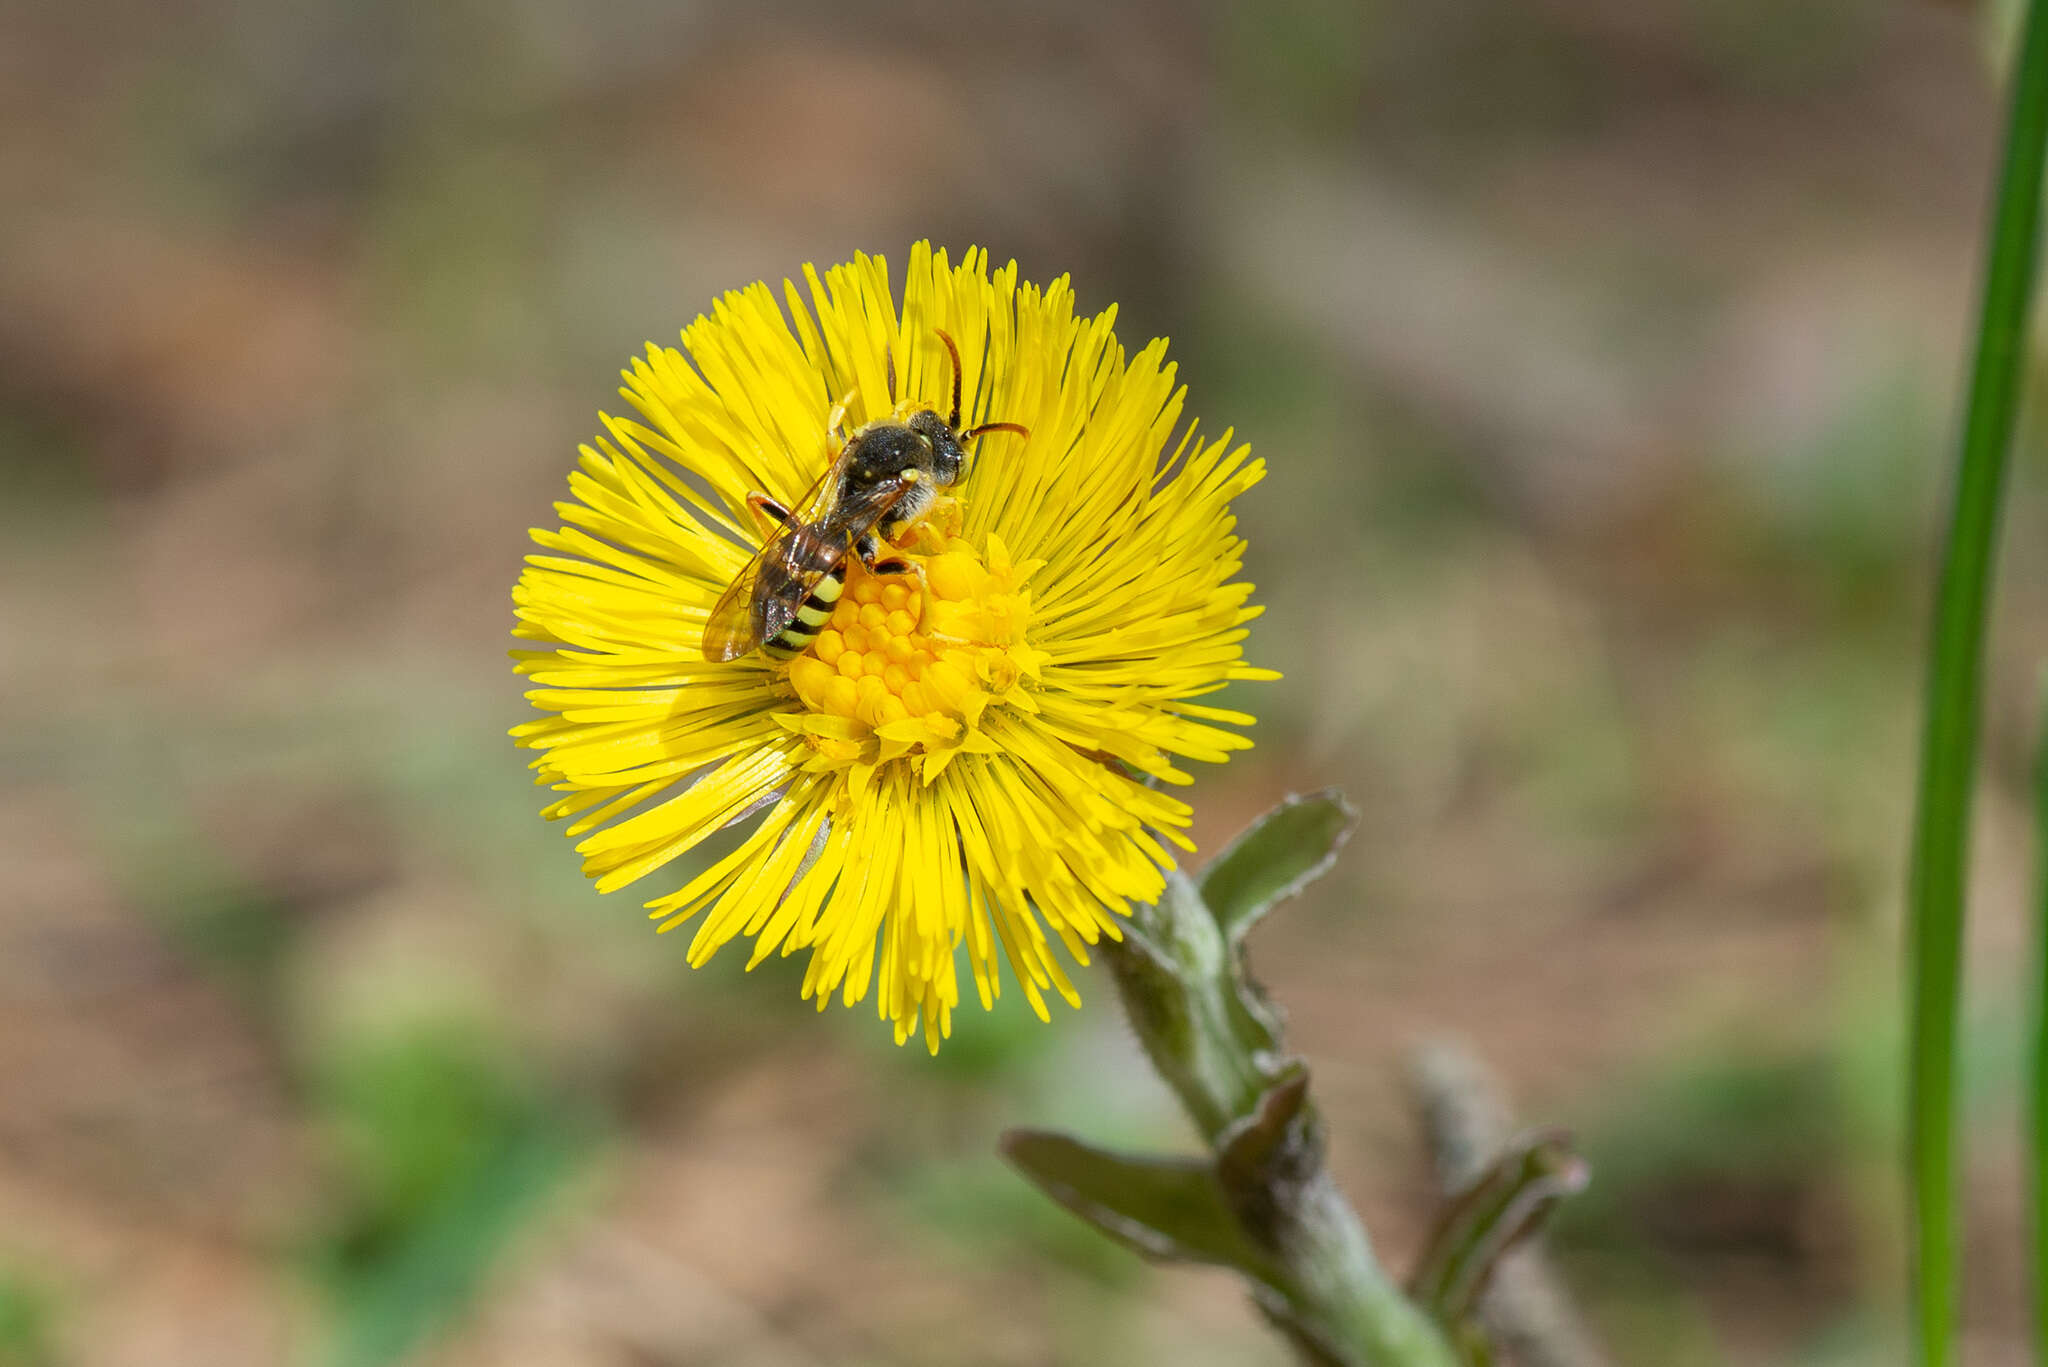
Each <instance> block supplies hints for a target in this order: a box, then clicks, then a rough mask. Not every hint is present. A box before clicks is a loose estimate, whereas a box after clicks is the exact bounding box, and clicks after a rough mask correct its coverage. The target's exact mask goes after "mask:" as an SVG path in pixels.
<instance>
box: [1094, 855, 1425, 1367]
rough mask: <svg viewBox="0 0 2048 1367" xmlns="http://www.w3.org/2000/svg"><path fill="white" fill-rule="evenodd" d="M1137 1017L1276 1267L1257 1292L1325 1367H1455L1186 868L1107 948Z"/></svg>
mask: <svg viewBox="0 0 2048 1367" xmlns="http://www.w3.org/2000/svg"><path fill="white" fill-rule="evenodd" d="M1106 949H1107V954H1108V958H1109V962H1110V966H1111V968H1112V969H1113V970H1114V972H1115V975H1116V981H1117V990H1118V995H1119V996H1120V997H1121V998H1122V1000H1123V1004H1124V1010H1125V1014H1126V1016H1127V1017H1128V1018H1129V1020H1130V1022H1131V1028H1132V1030H1133V1031H1135V1032H1136V1034H1137V1036H1138V1039H1139V1042H1140V1043H1141V1044H1143V1045H1144V1047H1145V1052H1146V1054H1147V1055H1148V1056H1149V1057H1150V1058H1151V1060H1152V1062H1153V1065H1154V1066H1155V1067H1157V1068H1158V1070H1159V1072H1160V1075H1161V1076H1162V1077H1163V1078H1165V1079H1166V1081H1167V1083H1168V1085H1169V1086H1171V1087H1172V1088H1173V1090H1174V1093H1175V1094H1176V1095H1177V1096H1178V1097H1179V1098H1180V1100H1181V1104H1182V1107H1183V1108H1184V1109H1185V1110H1186V1111H1187V1113H1188V1116H1189V1118H1190V1119H1192V1120H1193V1121H1194V1123H1195V1126H1196V1128H1197V1129H1199V1130H1200V1131H1201V1132H1202V1137H1203V1138H1204V1139H1205V1140H1207V1141H1208V1143H1209V1146H1210V1148H1211V1149H1212V1150H1213V1151H1214V1152H1215V1154H1216V1172H1217V1175H1218V1180H1219V1183H1220V1185H1221V1187H1222V1188H1223V1191H1224V1195H1225V1198H1226V1200H1227V1202H1228V1204H1229V1206H1230V1208H1231V1210H1232V1212H1233V1214H1234V1216H1235V1218H1236V1220H1237V1222H1238V1223H1239V1224H1240V1225H1241V1226H1242V1228H1243V1229H1244V1231H1245V1233H1246V1234H1247V1236H1248V1237H1249V1239H1250V1240H1251V1241H1252V1242H1253V1243H1254V1244H1255V1245H1256V1246H1258V1247H1259V1248H1261V1249H1262V1250H1263V1251H1264V1252H1265V1253H1266V1254H1267V1255H1268V1257H1269V1258H1270V1263H1269V1264H1268V1265H1267V1266H1269V1267H1270V1268H1271V1270H1270V1271H1269V1272H1267V1273H1266V1275H1265V1276H1263V1277H1262V1278H1260V1279H1257V1280H1254V1281H1253V1283H1252V1289H1253V1297H1254V1299H1255V1301H1256V1302H1257V1304H1258V1306H1259V1308H1260V1310H1261V1311H1263V1312H1264V1313H1265V1315H1266V1317H1267V1318H1268V1319H1269V1320H1271V1321H1272V1322H1273V1324H1274V1325H1275V1327H1276V1328H1278V1329H1279V1330H1280V1331H1281V1333H1282V1334H1283V1335H1285V1336H1286V1338H1287V1339H1288V1341H1289V1342H1290V1343H1292V1344H1293V1345H1294V1347H1295V1349H1296V1350H1297V1351H1298V1352H1299V1353H1300V1354H1301V1356H1302V1358H1303V1360H1304V1361H1306V1362H1308V1363H1311V1364H1315V1367H1455V1364H1456V1363H1457V1362H1458V1359H1457V1357H1456V1356H1455V1355H1454V1354H1453V1352H1452V1350H1451V1348H1450V1346H1449V1345H1448V1344H1447V1343H1446V1342H1445V1340H1444V1337H1443V1335H1442V1333H1441V1332H1440V1331H1439V1329H1438V1328H1437V1326H1436V1324H1435V1323H1434V1322H1433V1321H1432V1320H1431V1319H1430V1317H1429V1316H1428V1315H1427V1314H1425V1313H1424V1312H1423V1311H1422V1310H1421V1309H1420V1308H1419V1307H1418V1306H1417V1305H1415V1303H1414V1302H1412V1301H1410V1300H1409V1299H1408V1297H1407V1296H1406V1295H1405V1294H1403V1293H1402V1291H1401V1289H1400V1288H1399V1287H1398V1286H1396V1285H1395V1284H1394V1282H1393V1280H1392V1279H1391V1278H1389V1277H1388V1276H1387V1274H1386V1272H1385V1271H1384V1269H1382V1268H1381V1266H1380V1264H1379V1261H1378V1259H1377V1258H1376V1257H1375V1256H1374V1254H1373V1250H1372V1244H1371V1242H1370V1240H1369V1239H1368V1238H1367V1237H1366V1233H1365V1227H1364V1225H1363V1224H1361V1223H1360V1221H1359V1219H1358V1216H1357V1214H1356V1213H1355V1212H1354V1211H1353V1210H1352V1208H1351V1205H1350V1203H1349V1202H1348V1201H1346V1200H1345V1198H1344V1194H1343V1193H1342V1192H1341V1191H1340V1190H1339V1189H1338V1187H1337V1183H1336V1181H1335V1179H1334V1178H1333V1177H1331V1175H1330V1173H1329V1170H1328V1167H1327V1166H1326V1164H1325V1163H1324V1161H1323V1160H1324V1146H1323V1137H1322V1130H1321V1122H1320V1120H1319V1118H1318V1117H1317V1115H1316V1112H1315V1109H1314V1107H1313V1106H1312V1105H1310V1104H1309V1102H1308V1100H1307V1087H1308V1074H1307V1070H1306V1068H1304V1067H1303V1066H1302V1065H1301V1064H1300V1063H1299V1061H1298V1060H1288V1059H1283V1058H1281V1057H1280V1056H1279V1052H1278V1049H1277V1047H1276V1046H1277V1044H1278V1041H1277V1038H1276V1037H1274V1036H1273V1035H1271V1034H1270V1033H1268V1028H1269V1024H1270V1018H1269V1017H1267V1015H1266V1013H1267V1012H1268V1011H1270V1008H1269V1007H1267V1006H1265V1005H1264V1004H1263V1003H1262V1001H1261V1000H1258V999H1248V998H1247V996H1246V995H1245V994H1247V993H1252V992H1255V991H1256V989H1255V988H1252V987H1250V986H1249V984H1248V983H1247V982H1246V981H1245V980H1244V979H1243V978H1242V970H1241V967H1240V965H1239V964H1238V963H1237V962H1236V958H1235V956H1236V950H1235V948H1234V946H1232V945H1231V944H1230V943H1229V942H1228V941H1227V940H1226V939H1225V937H1224V935H1223V933H1222V932H1221V931H1220V930H1219V929H1218V926H1217V924H1216V921H1215V919H1214V918H1213V916H1212V915H1211V913H1210V912H1209V910H1208V909H1207V908H1206V907H1205V906H1204V905H1203V903H1202V900H1201V897H1200V894H1199V893H1198V892H1197V891H1196V890H1195V888H1194V887H1193V886H1192V885H1191V884H1190V883H1188V882H1187V881H1185V880H1183V879H1181V878H1180V877H1179V876H1178V875H1176V876H1175V877H1174V878H1173V880H1172V882H1171V884H1170V885H1169V888H1168V891H1167V895H1166V896H1165V897H1164V898H1162V899H1161V900H1160V901H1159V903H1158V904H1157V905H1156V906H1152V907H1142V908H1138V909H1136V910H1134V912H1133V913H1132V918H1131V924H1130V925H1129V926H1128V927H1127V928H1126V931H1125V939H1124V941H1123V943H1121V944H1110V945H1108V946H1106Z"/></svg>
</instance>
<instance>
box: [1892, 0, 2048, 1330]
mask: <svg viewBox="0 0 2048 1367" xmlns="http://www.w3.org/2000/svg"><path fill="white" fill-rule="evenodd" d="M2044 150H2048V17H2044V14H2043V0H2034V2H2033V3H2031V4H2029V6H2028V8H2027V18H2026V25H2025V29H2024V31H2023V33H2022V35H2021V38H2020V45H2019V54H2018V63H2017V69H2016V71H2015V73H2014V76H2013V80H2012V102H2011V114H2010V121H2009V123H2008V125H2007V127H2006V136H2005V159H2004V165H2003V168H2002V170H2001V172H2000V175H1999V183H1998V190H1997V198H1996V199H1995V201H1994V202H1993V211H1992V222H1991V244H1990V254H1989V260H1988V264H1987V268H1986V271H1985V280H1984V304H1983V314H1982V317H1981V320H1980V322H1979V326H1978V332H1977V350H1976V357H1975V361H1974V364H1973V366H1972V369H1971V374H1970V393H1969V408H1968V412H1967V415H1966V417H1965V419H1964V425H1963V441H1962V454H1961V459H1960V464H1959V468H1958V471H1957V476H1956V489H1955V504H1954V508H1953V511H1952V520H1951V522H1950V525H1949V534H1948V544H1947V548H1946V550H1945V551H1944V553H1943V559H1942V569H1941V587H1940V591H1939V594H1938V597H1937V599H1936V603H1935V613H1934V641H1933V653H1932V655H1931V657H1930V659H1929V662H1928V663H1929V668H1928V682H1927V701H1926V707H1927V712H1926V718H1925V729H1924V731H1923V733H1922V750H1921V760H1920V788H1919V798H1918V809H1917V811H1916V813H1915V817H1914V829H1913V866H1912V877H1911V881H1910V885H1909V888H1908V894H1907V914H1908V917H1909V931H1908V933H1909V936H1910V944H1909V953H1910V956H1911V957H1910V964H1909V971H1910V973H1911V975H1912V1043H1911V1055H1912V1056H1911V1062H1910V1067H1909V1086H1908V1091H1909V1100H1908V1103H1907V1106H1908V1115H1907V1127H1908V1133H1909V1135H1910V1149H1911V1156H1910V1160H1909V1162H1910V1168H1911V1190H1912V1239H1913V1270H1914V1285H1913V1317H1914V1342H1915V1345H1916V1348H1917V1354H1916V1358H1917V1361H1919V1362H1920V1363H1921V1364H1923V1365H1924V1367H1946V1365H1947V1364H1948V1363H1950V1362H1951V1361H1952V1360H1953V1358H1952V1353H1953V1344H1954V1336H1955V1318H1956V1287H1957V1277H1958V1271H1959V1269H1958V1265H1957V1229H1956V1177H1955V1128H1956V1124H1955V1092H1956V1078H1955V1052H1956V1016H1957V999H1958V996H1959V994H1960V990H1961V977H1962V939H1963V898H1964V891H1965V885H1966V882H1967V867H1966V863H1965V861H1966V857H1967V853H1968V850H1969V825H1970V790H1971V786H1972V784H1973V783H1974V781H1975V777H1976V768H1977V736H1978V729H1979V725H1978V711H1979V703H1980V695H1981V692H1982V689H1981V685H1980V676H1981V674H1982V672H1983V660H1984V618H1985V604H1986V600H1987V598H1988V597H1989V590H1990V580H1991V564H1992V552H1993V548H1994V543H1995V541H1996V533H1997V530H1998V511H1999V502H2000V499H2001V496H2002V493H2003V490H2004V485H2005V464H2006V451H2007V449H2008V447H2009V446H2010V445H2011V441H2012V429H2013V421H2014V416H2015V410H2016V408H2017V407H2018V403H2019V392H2020V368H2021V361H2022V359H2023V357H2024V354H2025V343H2026V322H2027V307H2028V304H2029V302H2030V299H2031V296H2032V293H2033V281H2034V264H2035V248H2036V240H2037V236H2038V228H2039V221H2040V208H2041V165H2042V156H2043V152H2044Z"/></svg>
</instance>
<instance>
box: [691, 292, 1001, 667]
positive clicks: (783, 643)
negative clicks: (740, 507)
mask: <svg viewBox="0 0 2048 1367" xmlns="http://www.w3.org/2000/svg"><path fill="white" fill-rule="evenodd" d="M939 340H940V341H942V342H944V343H945V344H946V354H947V355H948V356H950V357H951V358H952V361H953V411H952V412H951V413H950V414H949V415H948V416H946V417H943V418H942V417H940V416H939V414H938V412H937V411H936V410H934V409H929V408H926V409H920V410H918V411H917V412H914V413H912V414H910V415H909V416H908V417H905V418H904V419H903V420H902V421H900V422H896V421H888V422H871V423H869V424H868V425H867V426H865V427H862V428H861V429H860V430H859V431H857V432H855V433H854V434H853V435H852V436H851V437H846V438H843V439H842V440H841V442H840V446H839V453H838V454H837V455H836V456H834V457H833V459H832V463H831V464H830V465H829V466H827V467H826V470H825V473H824V474H822V475H820V476H818V479H817V482H816V483H815V484H813V485H812V486H811V488H810V491H809V492H808V493H806V494H805V495H804V496H803V498H801V499H800V500H798V502H797V504H796V506H795V507H794V508H791V507H787V506H785V505H783V504H781V503H778V502H777V501H776V500H774V499H772V498H770V497H768V495H766V494H762V493H753V494H749V495H747V506H748V507H749V508H751V509H753V511H754V516H755V517H756V519H758V520H759V521H760V523H761V525H762V528H763V530H764V532H766V531H768V530H769V529H770V528H773V529H774V530H773V532H772V534H770V535H768V537H767V540H766V542H765V543H764V544H763V545H762V547H761V549H760V550H759V551H758V552H756V554H755V555H754V558H753V559H752V560H750V561H748V562H747V565H746V568H745V569H743V570H741V571H740V572H739V574H738V575H736V576H735V577H734V579H733V581H732V583H731V584H729V585H727V586H726V590H725V592H724V593H722V594H720V595H719V597H718V601H717V603H715V604H713V605H712V608H711V618H710V620H709V621H708V622H706V623H705V626H704V658H705V659H707V660H714V661H722V660H736V659H738V658H739V657H740V656H742V655H745V654H747V653H748V652H749V651H752V650H755V649H757V648H758V649H759V650H760V651H761V653H762V654H764V655H767V656H770V657H771V658H774V659H778V660H786V659H789V658H791V657H793V656H796V655H800V654H802V653H803V652H804V650H805V649H806V648H808V647H809V645H810V644H811V642H812V640H814V639H815V638H816V637H817V634H818V632H819V631H820V630H822V629H823V628H824V625H825V623H826V621H827V620H828V619H829V618H830V617H831V616H832V605H833V604H834V603H836V602H838V601H839V594H840V590H841V589H842V588H844V587H845V583H846V557H847V556H848V555H854V556H857V557H858V558H859V559H860V562H861V564H862V565H864V566H865V567H866V568H867V570H868V572H869V573H871V574H912V573H915V572H916V571H915V569H914V568H913V566H912V565H911V564H910V562H908V561H907V560H904V559H902V558H901V557H900V556H894V555H891V556H888V557H884V556H883V554H882V544H883V541H884V540H885V539H886V538H887V537H888V535H889V534H890V533H891V532H894V531H896V530H897V529H899V528H902V527H906V526H909V525H911V524H913V523H915V522H916V521H917V520H918V519H920V518H922V517H923V516H924V515H925V514H926V513H927V512H928V511H930V509H931V506H932V501H933V500H934V499H936V498H937V497H938V493H939V490H941V489H944V488H946V487H948V486H950V485H952V484H953V483H955V482H956V481H958V480H959V478H960V475H961V472H962V470H964V469H965V467H966V465H967V443H968V442H970V441H973V440H974V439H975V438H976V437H978V436H980V435H982V434H983V433H984V432H1015V433H1017V434H1018V435H1019V436H1029V435H1030V433H1029V431H1028V430H1026V429H1025V428H1024V427H1023V426H1021V425H1019V424H1017V423H1014V422H985V423H983V424H981V425H980V426H979V427H970V428H968V429H967V430H965V431H962V430H961V428H960V349H959V348H958V347H956V346H955V345H953V339H952V338H951V337H949V336H947V335H946V334H945V333H944V332H940V333H939ZM894 370H895V366H894V363H893V362H892V363H891V365H890V371H891V375H890V384H889V387H890V389H891V390H892V391H893V390H894V389H895V387H896V386H895V377H894ZM849 397H850V396H849ZM845 411H846V404H845V402H844V401H842V402H841V403H840V405H839V407H838V408H837V409H836V410H835V411H834V414H833V419H832V423H831V430H832V432H833V434H834V435H835V436H837V435H838V434H839V429H840V424H841V422H842V421H843V418H844V414H845Z"/></svg>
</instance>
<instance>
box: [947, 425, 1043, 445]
mask: <svg viewBox="0 0 2048 1367" xmlns="http://www.w3.org/2000/svg"><path fill="white" fill-rule="evenodd" d="M984 432H1015V433H1016V434H1017V435H1018V436H1020V437H1028V436H1030V435H1031V429H1030V428H1028V427H1026V426H1025V425H1024V424H1023V423H1021V422H985V423H983V424H982V425H981V426H979V427H970V428H968V429H967V430H966V431H965V432H962V433H961V434H960V440H962V441H973V440H974V439H975V438H976V437H978V436H980V435H981V434H982V433H984Z"/></svg>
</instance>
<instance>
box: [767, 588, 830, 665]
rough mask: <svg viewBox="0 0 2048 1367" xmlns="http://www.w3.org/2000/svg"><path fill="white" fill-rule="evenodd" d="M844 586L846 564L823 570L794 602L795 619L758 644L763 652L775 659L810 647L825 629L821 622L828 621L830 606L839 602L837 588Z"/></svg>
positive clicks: (781, 658) (786, 657)
mask: <svg viewBox="0 0 2048 1367" xmlns="http://www.w3.org/2000/svg"><path fill="white" fill-rule="evenodd" d="M845 585H846V566H844V565H834V566H833V567H832V568H831V569H829V570H827V571H826V572H825V577H824V578H823V579H820V580H819V581H818V582H817V583H816V584H814V585H812V586H811V591H810V593H809V594H808V595H806V596H805V598H804V601H803V602H802V603H801V604H799V605H798V607H797V610H796V619H795V620H794V621H792V622H791V623H790V624H789V625H788V626H786V627H784V628H783V629H782V631H781V633H780V634H779V635H777V636H776V637H775V639H774V640H772V641H769V642H768V643H767V644H765V645H763V646H762V647H761V650H762V652H763V653H764V654H768V655H772V656H774V657H775V658H776V659H778V660H787V659H790V658H791V657H793V656H797V655H801V654H803V653H804V652H805V651H806V650H808V649H810V646H811V642H812V641H815V640H817V639H818V633H819V632H820V631H823V630H824V629H825V623H827V622H829V621H831V620H832V605H833V604H834V603H836V602H838V601H839V591H840V590H841V589H842V588H844V587H845Z"/></svg>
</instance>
